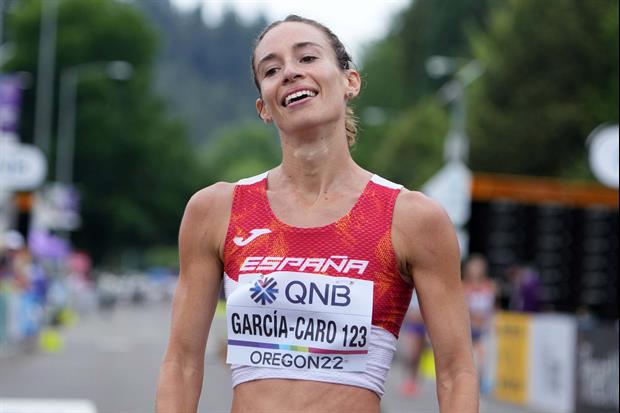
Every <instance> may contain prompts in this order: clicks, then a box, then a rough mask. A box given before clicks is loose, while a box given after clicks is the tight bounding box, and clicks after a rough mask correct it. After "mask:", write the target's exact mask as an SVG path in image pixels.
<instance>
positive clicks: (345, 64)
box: [252, 14, 357, 146]
mask: <svg viewBox="0 0 620 413" xmlns="http://www.w3.org/2000/svg"><path fill="white" fill-rule="evenodd" d="M288 22H295V23H305V24H309V25H310V26H314V27H316V28H317V29H319V30H321V31H322V32H323V33H324V34H325V35H326V36H327V39H328V40H329V43H330V45H331V47H332V49H333V50H334V53H335V54H336V60H337V62H338V66H339V67H340V69H341V70H343V71H344V70H348V69H351V68H352V66H353V59H351V55H349V53H348V52H347V50H346V48H345V47H344V44H342V42H341V41H340V39H339V38H338V36H336V35H335V34H334V33H333V32H332V31H331V30H330V29H329V28H328V27H326V26H324V25H323V24H321V23H319V22H317V21H316V20H312V19H307V18H305V17H301V16H298V15H295V14H289V15H288V16H286V18H285V19H284V20H278V21H275V22H273V23H271V24H270V25H269V26H267V27H266V28H265V29H264V30H263V31H262V32H261V34H259V35H258V37H257V38H256V41H255V42H254V48H253V49H252V76H253V78H254V84H255V85H256V89H258V93H260V84H259V83H258V79H257V77H256V69H255V68H254V58H255V56H254V54H255V52H256V47H257V46H258V44H259V43H260V41H261V40H263V38H264V37H265V35H266V34H267V33H268V32H269V31H270V30H271V29H273V28H274V27H276V26H279V25H280V24H282V23H288ZM345 128H346V131H347V142H348V144H349V146H352V145H353V144H354V143H355V138H356V136H357V118H356V117H355V114H354V113H353V109H352V108H351V107H350V106H347V112H346V119H345Z"/></svg>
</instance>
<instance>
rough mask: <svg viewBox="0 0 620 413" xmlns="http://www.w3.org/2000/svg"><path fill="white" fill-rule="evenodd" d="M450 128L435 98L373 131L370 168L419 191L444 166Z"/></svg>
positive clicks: (421, 103) (424, 101)
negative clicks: (444, 147)
mask: <svg viewBox="0 0 620 413" xmlns="http://www.w3.org/2000/svg"><path fill="white" fill-rule="evenodd" d="M447 124H448V119H447V114H446V111H445V109H444V108H443V107H442V106H441V104H440V103H439V102H437V100H436V99H435V98H427V99H425V100H423V101H422V102H420V104H419V105H416V106H413V107H411V108H410V109H408V110H406V111H403V112H402V113H401V114H400V115H398V116H396V117H394V118H392V119H390V120H389V122H387V123H386V124H385V125H384V126H379V127H378V128H376V130H373V131H372V132H373V133H372V134H373V135H374V138H375V139H374V140H373V142H372V143H370V144H368V145H369V146H370V147H372V152H371V151H370V150H367V152H370V153H371V154H372V155H371V156H370V158H369V160H368V162H367V164H368V167H369V168H370V169H371V170H372V171H373V172H376V173H378V174H380V175H381V176H383V177H385V178H387V179H390V180H393V181H395V182H399V183H401V184H404V185H405V186H407V187H409V188H410V189H419V188H420V187H421V186H422V184H423V183H424V182H426V181H427V180H428V179H429V178H430V177H431V176H432V175H433V174H434V173H435V172H437V171H438V170H439V168H440V167H441V165H442V164H443V142H444V136H445V135H446V133H447ZM380 133H381V134H382V135H381V136H380V135H379V134H380ZM364 143H365V144H367V143H366V142H364ZM354 155H356V153H355V152H354Z"/></svg>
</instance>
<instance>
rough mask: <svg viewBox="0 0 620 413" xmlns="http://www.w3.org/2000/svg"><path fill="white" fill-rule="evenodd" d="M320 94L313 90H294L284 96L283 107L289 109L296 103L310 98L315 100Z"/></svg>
mask: <svg viewBox="0 0 620 413" xmlns="http://www.w3.org/2000/svg"><path fill="white" fill-rule="evenodd" d="M317 94H318V93H317V92H316V91H314V90H312V89H297V90H294V91H292V92H290V93H288V94H286V95H285V96H284V99H282V106H284V107H288V106H289V105H291V104H293V103H295V102H300V101H302V100H305V99H308V98H313V97H315V96H316V95H317Z"/></svg>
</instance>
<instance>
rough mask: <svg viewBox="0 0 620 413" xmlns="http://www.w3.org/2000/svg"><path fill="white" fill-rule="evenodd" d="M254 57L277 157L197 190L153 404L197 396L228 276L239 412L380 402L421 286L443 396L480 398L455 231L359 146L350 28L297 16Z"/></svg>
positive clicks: (455, 402) (452, 402) (268, 33)
mask: <svg viewBox="0 0 620 413" xmlns="http://www.w3.org/2000/svg"><path fill="white" fill-rule="evenodd" d="M252 69H253V72H254V78H255V82H256V86H257V87H258V90H259V98H258V99H257V101H256V109H257V111H258V114H259V116H260V118H261V119H262V120H263V121H264V122H266V123H273V124H274V125H275V127H276V128H277V130H278V133H279V135H280V141H281V147H282V163H281V164H280V165H279V166H277V167H275V168H274V169H272V170H270V171H268V172H265V173H264V174H261V175H258V176H256V177H252V178H248V179H244V180H241V181H239V182H237V183H236V184H229V183H217V184H214V185H212V186H210V187H208V188H205V189H203V190H201V191H199V192H198V193H196V194H195V195H194V196H193V197H192V198H191V199H190V201H189V203H188V205H187V207H186V210H185V214H184V217H183V220H182V223H181V229H180V235H179V250H180V275H179V282H178V286H177V290H176V293H175V297H174V304H173V313H172V314H173V316H172V328H171V334H170V339H169V343H168V348H167V351H166V354H165V358H164V361H163V364H162V367H161V372H160V379H159V385H158V392H157V402H156V408H157V411H158V412H161V413H171V412H195V411H196V409H197V406H198V399H199V395H200V391H201V387H202V380H203V371H204V355H205V346H206V343H207V339H208V333H209V328H210V325H211V321H212V318H213V314H214V311H215V307H216V304H217V299H218V293H219V291H220V286H221V283H222V282H224V287H225V292H226V300H227V310H226V312H227V325H228V351H227V358H228V362H229V363H230V364H231V370H232V381H233V383H232V385H233V387H234V390H233V400H232V406H231V411H232V412H235V413H244V412H269V413H273V412H368V413H379V411H380V400H381V396H382V395H383V392H384V384H385V378H386V376H387V372H388V370H389V367H390V364H391V361H392V357H393V355H394V352H395V350H396V339H397V337H398V333H399V330H400V327H401V324H402V321H403V317H404V315H405V312H406V310H407V307H408V304H409V300H410V299H411V294H412V291H413V288H414V286H415V289H416V292H417V294H418V298H419V302H420V308H421V311H422V314H423V316H424V321H425V324H426V326H427V329H428V334H429V337H430V339H431V342H432V346H433V351H434V355H435V362H436V370H437V395H438V402H439V408H440V411H441V412H442V413H448V412H450V413H473V412H477V411H478V403H479V401H478V381H477V375H476V370H475V368H474V363H473V357H472V348H471V339H470V334H469V319H468V311H467V306H466V304H465V301H464V296H463V289H462V286H461V282H460V271H459V250H458V245H457V241H456V237H455V233H454V231H453V228H452V225H451V223H450V221H449V219H448V217H447V215H446V214H445V213H444V211H443V210H442V209H441V208H440V207H439V206H438V205H437V204H436V203H434V202H433V201H431V200H429V199H428V198H427V197H425V196H424V195H422V194H420V193H419V192H414V191H409V190H406V189H403V188H402V186H400V185H396V184H394V183H392V182H389V181H387V180H385V179H383V178H380V177H378V176H376V175H374V174H372V173H370V172H368V171H366V170H364V169H363V168H361V167H360V166H359V165H357V164H356V163H355V162H354V161H353V159H352V157H351V154H350V152H349V146H350V145H351V144H352V143H353V142H354V140H355V132H356V127H355V122H354V120H353V117H352V111H351V109H350V108H349V107H348V103H349V102H350V101H351V100H352V99H354V98H355V97H356V96H357V95H358V94H359V92H360V87H361V79H360V75H359V73H358V72H357V71H356V70H354V69H353V68H352V67H351V59H350V57H349V55H348V53H347V52H346V50H345V48H344V47H343V45H342V43H341V42H340V40H338V38H337V37H336V36H335V35H334V34H333V33H332V32H331V31H330V30H329V29H327V28H326V27H324V26H323V25H321V24H319V23H317V22H315V21H312V20H308V19H304V18H301V17H298V16H289V17H287V18H286V19H285V20H283V21H278V22H275V23H273V24H272V25H270V26H269V27H267V28H266V29H265V31H264V32H263V33H262V34H261V35H260V36H259V38H258V40H257V43H256V46H255V49H254V53H253V56H252ZM207 374H208V373H207Z"/></svg>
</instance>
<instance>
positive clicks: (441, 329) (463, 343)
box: [394, 192, 473, 379]
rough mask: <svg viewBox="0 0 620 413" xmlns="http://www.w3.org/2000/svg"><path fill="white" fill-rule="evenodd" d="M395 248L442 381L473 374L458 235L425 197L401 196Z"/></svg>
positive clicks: (397, 216)
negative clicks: (415, 297)
mask: <svg viewBox="0 0 620 413" xmlns="http://www.w3.org/2000/svg"><path fill="white" fill-rule="evenodd" d="M394 224H395V232H394V245H395V247H396V252H397V256H398V257H399V260H401V261H404V263H403V264H404V265H401V267H403V268H407V269H408V272H409V275H410V276H411V277H412V280H413V283H414V285H415V288H416V292H417V295H418V299H419V302H420V311H421V313H422V316H423V318H424V322H425V325H426V327H427V330H428V333H429V336H430V339H431V343H432V346H433V352H434V353H435V360H436V366H437V375H438V378H439V379H441V378H443V377H454V376H455V375H457V374H459V373H461V372H463V371H471V369H472V368H473V358H472V353H471V336H470V325H469V313H468V309H467V305H466V303H465V298H464V294H463V288H462V284H461V277H460V273H461V271H460V253H459V246H458V242H457V239H456V234H455V231H454V228H453V226H452V223H451V222H450V219H449V218H448V216H447V214H446V213H445V212H444V210H443V209H442V208H441V207H440V206H439V205H438V204H436V203H435V202H434V201H432V200H430V199H429V198H427V197H425V196H424V195H422V194H420V193H415V192H404V193H402V194H401V195H400V196H399V199H398V202H397V209H396V210H395V217H394Z"/></svg>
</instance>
